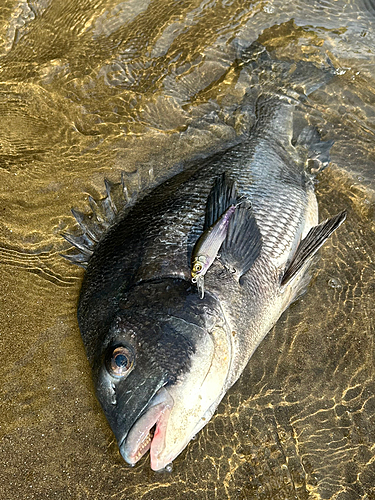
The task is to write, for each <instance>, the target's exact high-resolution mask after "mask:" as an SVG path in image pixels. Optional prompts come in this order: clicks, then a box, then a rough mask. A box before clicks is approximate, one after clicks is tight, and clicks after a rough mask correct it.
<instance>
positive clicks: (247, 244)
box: [220, 201, 262, 279]
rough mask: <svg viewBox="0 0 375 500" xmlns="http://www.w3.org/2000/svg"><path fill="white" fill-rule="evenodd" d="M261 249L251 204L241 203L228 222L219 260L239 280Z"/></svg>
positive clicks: (260, 238) (258, 231) (260, 239)
mask: <svg viewBox="0 0 375 500" xmlns="http://www.w3.org/2000/svg"><path fill="white" fill-rule="evenodd" d="M261 248H262V235H261V233H260V230H259V227H258V224H257V221H256V219H255V216H254V212H253V209H252V207H251V203H250V202H249V201H243V202H242V203H241V204H240V205H239V206H238V207H237V209H236V211H235V213H234V215H233V217H232V218H231V220H230V223H229V228H228V233H227V236H226V239H225V241H224V242H223V244H222V246H221V249H220V259H221V261H222V262H223V264H224V265H225V266H226V267H227V268H228V269H229V270H230V271H231V272H233V273H235V274H236V275H237V277H238V279H240V278H241V276H243V275H244V274H245V273H247V271H248V270H249V269H250V268H251V266H252V265H253V264H254V262H255V260H256V259H257V258H258V256H259V254H260V251H261Z"/></svg>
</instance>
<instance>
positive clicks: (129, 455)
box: [119, 387, 174, 470]
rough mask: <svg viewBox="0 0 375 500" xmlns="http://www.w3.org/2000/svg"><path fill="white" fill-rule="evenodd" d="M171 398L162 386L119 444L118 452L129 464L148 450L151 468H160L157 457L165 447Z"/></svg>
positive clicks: (172, 402)
mask: <svg viewBox="0 0 375 500" xmlns="http://www.w3.org/2000/svg"><path fill="white" fill-rule="evenodd" d="M173 404H174V401H173V398H172V396H171V395H170V394H169V392H168V391H167V389H165V388H164V387H162V388H161V389H159V391H158V392H157V393H156V394H155V396H154V397H153V398H152V399H151V400H150V402H149V404H148V405H147V408H146V410H145V411H144V412H143V413H142V414H141V415H140V417H139V418H138V419H137V420H136V422H135V423H134V424H133V426H132V427H131V429H130V431H129V433H128V434H127V435H126V436H125V437H124V438H123V440H122V441H121V443H120V444H119V449H120V453H121V455H122V457H123V459H124V460H125V462H127V463H128V464H129V465H132V466H133V465H135V464H136V463H137V462H138V461H139V460H140V459H141V458H142V457H143V456H144V455H145V454H146V453H147V452H148V450H150V460H151V469H153V470H160V469H161V468H164V467H165V466H167V465H168V464H167V463H165V466H164V467H160V460H159V457H160V455H161V454H162V452H163V450H164V448H165V435H166V429H167V424H168V418H169V415H170V412H171V410H172V408H173Z"/></svg>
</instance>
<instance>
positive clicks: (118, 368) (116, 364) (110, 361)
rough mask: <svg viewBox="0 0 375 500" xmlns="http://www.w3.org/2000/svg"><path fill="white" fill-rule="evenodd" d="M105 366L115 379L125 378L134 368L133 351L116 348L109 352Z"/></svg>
mask: <svg viewBox="0 0 375 500" xmlns="http://www.w3.org/2000/svg"><path fill="white" fill-rule="evenodd" d="M105 364H106V368H107V370H108V372H109V373H110V374H111V375H112V376H113V377H124V376H125V375H126V374H127V373H128V372H129V371H130V370H131V368H132V367H133V364H134V354H133V351H132V350H130V349H128V348H127V347H124V346H116V347H115V348H113V349H112V350H110V351H109V352H108V355H107V357H106V362H105Z"/></svg>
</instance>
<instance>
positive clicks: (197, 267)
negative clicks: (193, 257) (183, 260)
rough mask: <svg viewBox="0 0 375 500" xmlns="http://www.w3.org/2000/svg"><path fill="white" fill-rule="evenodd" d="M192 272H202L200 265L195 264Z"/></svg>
mask: <svg viewBox="0 0 375 500" xmlns="http://www.w3.org/2000/svg"><path fill="white" fill-rule="evenodd" d="M194 271H195V272H196V273H199V271H202V264H195V266H194Z"/></svg>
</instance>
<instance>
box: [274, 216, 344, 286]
mask: <svg viewBox="0 0 375 500" xmlns="http://www.w3.org/2000/svg"><path fill="white" fill-rule="evenodd" d="M345 219H346V210H343V211H342V212H340V213H339V214H337V215H335V216H334V217H332V218H331V219H327V220H325V221H324V222H321V223H320V224H318V225H317V226H314V227H312V228H311V229H310V231H309V232H308V233H307V235H306V236H305V238H304V239H303V240H302V241H301V242H300V244H299V245H298V247H297V250H296V252H295V254H294V256H293V259H292V260H291V262H290V263H289V265H288V266H287V268H286V270H285V272H284V275H283V277H282V280H281V285H285V284H286V283H288V282H289V281H290V280H291V279H293V278H294V277H295V276H296V275H297V274H298V272H299V271H300V270H301V269H302V267H303V266H304V265H305V264H307V262H309V261H310V260H311V259H312V258H313V256H314V255H315V254H316V252H317V251H318V250H319V248H320V247H321V246H322V245H323V244H324V242H325V241H326V240H327V238H329V237H330V236H331V234H332V233H333V232H334V231H336V229H337V228H338V227H339V226H341V224H342V223H343V222H344V220H345Z"/></svg>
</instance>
